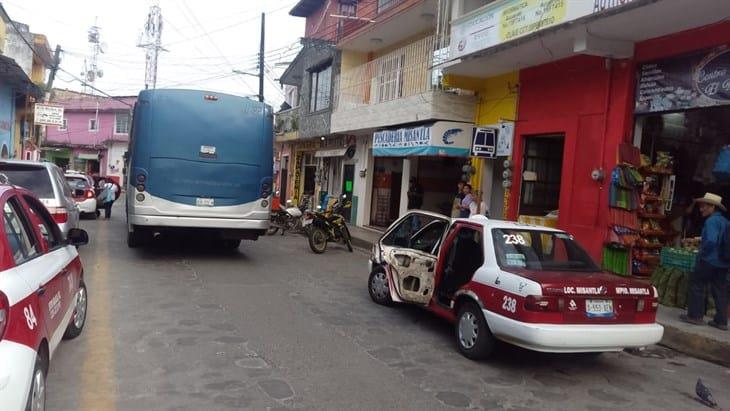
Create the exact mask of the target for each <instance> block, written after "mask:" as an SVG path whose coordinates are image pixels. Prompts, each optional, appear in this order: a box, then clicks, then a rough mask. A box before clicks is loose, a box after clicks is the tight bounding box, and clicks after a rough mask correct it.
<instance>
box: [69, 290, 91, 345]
mask: <svg viewBox="0 0 730 411" xmlns="http://www.w3.org/2000/svg"><path fill="white" fill-rule="evenodd" d="M88 304H89V298H88V295H87V294H86V284H84V283H83V282H82V283H81V287H79V291H78V297H77V299H76V307H75V308H74V314H73V317H71V322H70V323H69V324H68V327H66V332H65V333H64V334H63V339H64V340H71V339H74V338H76V337H78V336H79V335H80V334H81V331H83V330H84V325H86V314H87V308H88Z"/></svg>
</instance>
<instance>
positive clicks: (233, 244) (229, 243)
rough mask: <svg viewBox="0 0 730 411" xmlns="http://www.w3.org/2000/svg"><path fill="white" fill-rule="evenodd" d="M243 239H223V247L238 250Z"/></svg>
mask: <svg viewBox="0 0 730 411" xmlns="http://www.w3.org/2000/svg"><path fill="white" fill-rule="evenodd" d="M240 246H241V240H223V248H224V249H226V250H238V247H240Z"/></svg>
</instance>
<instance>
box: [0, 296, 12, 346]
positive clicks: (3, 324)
mask: <svg viewBox="0 0 730 411" xmlns="http://www.w3.org/2000/svg"><path fill="white" fill-rule="evenodd" d="M9 314H10V304H9V303H8V297H6V296H5V294H3V292H2V291H0V341H2V339H3V337H4V336H5V329H6V328H7V326H8V317H9Z"/></svg>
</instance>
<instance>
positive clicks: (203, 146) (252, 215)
mask: <svg viewBox="0 0 730 411" xmlns="http://www.w3.org/2000/svg"><path fill="white" fill-rule="evenodd" d="M130 136H131V137H130V147H129V153H128V165H127V185H126V188H127V201H126V203H127V210H126V211H127V245H128V246H129V247H138V246H141V245H144V244H145V243H146V242H147V241H148V240H150V239H151V238H152V237H153V236H154V235H156V234H157V233H164V232H167V231H172V230H196V231H200V232H201V234H203V233H204V234H210V235H212V236H215V237H216V238H218V239H220V240H222V244H224V246H226V247H230V248H237V247H238V246H239V245H240V242H241V240H242V239H248V240H256V239H258V237H259V236H260V235H262V234H264V233H265V232H266V229H268V227H269V212H270V208H271V205H270V203H271V196H272V193H271V190H272V173H273V164H272V162H273V137H274V132H273V113H272V110H271V107H270V106H268V105H266V104H264V103H260V102H257V101H253V100H251V99H248V98H243V97H236V96H231V95H227V94H221V93H212V92H206V91H197V90H144V91H142V92H140V93H139V97H138V99H137V103H136V104H135V107H134V114H133V117H132V130H131V133H130Z"/></svg>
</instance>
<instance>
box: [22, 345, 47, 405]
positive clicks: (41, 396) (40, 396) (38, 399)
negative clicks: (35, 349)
mask: <svg viewBox="0 0 730 411" xmlns="http://www.w3.org/2000/svg"><path fill="white" fill-rule="evenodd" d="M45 409H46V373H45V371H44V368H43V362H42V360H41V357H40V355H39V356H36V360H35V368H34V369H33V377H32V380H31V384H30V392H29V393H28V402H27V403H26V405H25V410H26V411H41V410H45Z"/></svg>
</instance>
